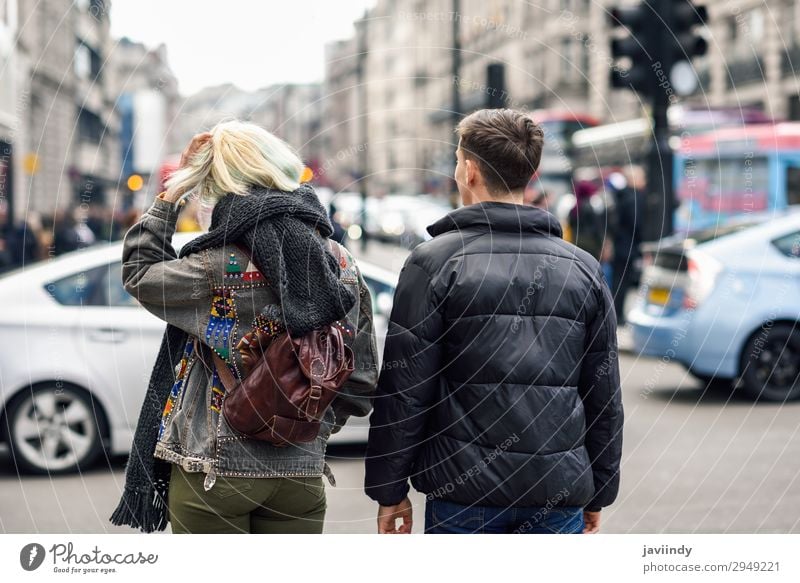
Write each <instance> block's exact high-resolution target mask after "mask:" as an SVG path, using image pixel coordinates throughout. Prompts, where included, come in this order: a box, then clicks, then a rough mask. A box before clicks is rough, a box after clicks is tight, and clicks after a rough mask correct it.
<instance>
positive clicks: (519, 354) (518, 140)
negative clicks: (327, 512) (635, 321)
mask: <svg viewBox="0 0 800 583" xmlns="http://www.w3.org/2000/svg"><path fill="white" fill-rule="evenodd" d="M458 134H459V137H460V141H459V146H458V150H457V152H456V157H457V160H458V163H457V165H456V171H455V179H456V182H457V184H458V190H459V193H460V195H461V198H462V200H463V203H464V207H463V208H461V209H458V210H456V211H453V212H451V213H450V214H449V215H447V216H446V217H445V218H443V219H441V220H440V221H438V222H436V223H434V224H433V225H431V226H430V227H428V231H429V232H430V233H431V235H433V237H434V238H433V240H431V241H429V242H427V243H423V244H422V245H420V246H418V247H417V248H416V249H415V250H414V252H413V253H412V254H411V256H410V257H409V258H408V260H407V262H406V264H405V267H404V268H403V271H402V273H401V274H400V281H399V284H398V287H397V293H396V296H395V303H394V308H393V310H392V315H391V322H390V324H389V333H388V336H387V339H386V347H385V352H384V359H383V371H382V372H381V376H380V380H379V384H378V393H377V395H376V397H375V401H374V404H375V411H374V413H373V415H372V417H371V419H370V424H371V429H370V436H369V447H368V451H367V460H366V492H367V494H368V495H369V496H370V497H371V498H372V499H373V500H376V501H377V502H378V503H379V504H380V509H379V511H378V531H379V532H381V533H395V532H398V533H408V532H411V524H412V512H411V510H412V509H411V503H410V501H409V499H408V497H407V493H408V489H409V486H408V479H409V478H411V482H412V484H413V485H414V487H415V488H416V489H417V490H419V491H421V492H424V493H425V494H427V504H426V512H425V532H428V533H468V532H478V533H481V532H483V533H510V532H518V533H539V532H545V533H547V532H576V533H577V532H587V533H594V532H597V531H598V530H599V527H600V511H601V509H602V508H603V507H605V506H608V505H609V504H611V503H612V502H613V501H614V499H615V498H616V495H617V489H618V487H619V461H620V455H621V449H622V418H623V413H622V402H621V398H620V386H619V363H618V359H617V340H616V320H615V317H614V306H613V301H612V298H611V294H610V292H609V290H608V287H607V285H606V284H605V282H604V279H603V274H602V271H601V269H600V266H599V265H598V263H597V261H596V260H595V259H594V258H592V257H591V256H590V255H589V254H588V253H586V252H584V251H582V250H580V249H578V248H577V247H575V246H573V245H570V244H568V243H566V242H564V241H563V240H562V239H561V227H560V225H559V223H558V220H557V219H556V218H555V217H554V216H553V215H551V214H549V213H548V212H546V211H544V210H542V209H538V208H533V207H530V206H525V205H524V204H523V193H524V190H525V186H526V184H527V183H528V180H529V179H530V177H531V175H532V174H533V173H534V172H535V170H536V168H537V166H538V165H539V160H540V158H541V153H542V142H543V132H542V130H541V128H540V127H538V126H537V125H536V124H535V123H534V122H533V121H532V120H531V119H530V118H529V117H527V116H526V115H524V114H522V113H520V112H517V111H512V110H508V109H504V110H497V109H493V110H481V111H477V112H475V113H473V114H472V115H470V116H468V117H466V118H465V119H464V120H463V121H462V122H461V123H460V124H459V126H458ZM398 519H401V520H402V524H401V525H400V526H399V527H397V526H396V524H397V522H396V521H397V520H398Z"/></svg>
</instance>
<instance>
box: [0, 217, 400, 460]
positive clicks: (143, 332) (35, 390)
mask: <svg viewBox="0 0 800 583" xmlns="http://www.w3.org/2000/svg"><path fill="white" fill-rule="evenodd" d="M196 236H197V234H196V233H185V234H184V233H179V234H177V235H175V237H174V240H173V243H174V245H175V247H176V248H180V246H181V245H183V244H185V243H186V242H187V241H189V240H191V239H192V238H194V237H196ZM121 257H122V243H121V242H117V243H109V244H105V245H100V246H96V247H93V248H89V249H85V250H82V251H77V252H74V253H69V254H67V255H64V256H63V257H59V258H57V259H53V260H50V261H46V262H42V263H38V264H35V265H32V266H30V267H25V268H24V269H20V270H17V271H14V272H10V273H8V274H6V275H5V276H3V277H2V278H0V334H1V335H2V339H3V342H2V346H3V350H2V352H0V441H2V442H4V443H6V444H7V445H8V446H9V447H10V450H11V452H12V455H13V458H14V460H15V463H16V464H17V466H18V467H19V468H20V469H21V470H25V471H28V472H34V473H66V472H72V471H76V470H77V469H78V468H83V467H87V466H89V465H90V464H91V463H92V462H94V461H95V460H96V459H97V458H98V456H99V455H100V454H101V453H102V452H103V451H105V452H107V453H108V454H110V455H116V454H125V453H128V452H129V451H130V447H131V443H132V439H133V432H134V430H135V428H136V421H137V419H138V416H139V409H140V407H141V405H142V399H143V397H144V393H145V388H146V386H147V383H148V380H149V377H150V371H151V368H152V366H153V363H154V362H155V357H156V353H157V352H158V348H159V345H160V343H161V337H162V335H163V332H164V327H165V324H164V322H162V321H161V320H159V319H158V318H156V317H155V316H153V315H152V314H150V313H149V312H147V311H146V310H144V309H143V308H141V307H140V306H139V304H138V303H137V302H136V300H135V299H134V298H133V297H132V296H130V295H129V294H128V293H127V292H126V291H125V290H124V288H123V287H122V277H121V270H122V264H121ZM359 267H360V268H361V271H362V273H363V274H364V278H365V280H366V282H367V285H368V286H369V288H370V291H371V292H372V297H373V306H374V308H375V312H376V314H375V328H376V333H377V336H378V344H379V346H378V348H379V354H382V353H383V350H382V346H383V341H384V338H385V335H386V329H387V322H388V316H389V310H390V309H391V301H392V298H393V296H394V288H395V286H396V284H397V275H396V274H394V273H392V272H389V271H386V270H384V269H381V268H379V267H375V266H373V265H370V264H368V263H364V262H359ZM367 429H368V421H367V419H366V418H352V419H351V420H350V421H349V422H348V424H347V425H346V426H345V428H344V429H343V430H342V431H341V432H339V433H338V434H336V435H335V436H334V437H333V438H332V440H331V441H332V442H339V443H342V442H351V443H353V442H365V441H366V436H367Z"/></svg>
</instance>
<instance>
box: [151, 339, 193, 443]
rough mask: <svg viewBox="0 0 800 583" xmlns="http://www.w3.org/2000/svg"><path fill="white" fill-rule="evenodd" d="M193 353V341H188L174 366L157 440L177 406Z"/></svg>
mask: <svg viewBox="0 0 800 583" xmlns="http://www.w3.org/2000/svg"><path fill="white" fill-rule="evenodd" d="M193 351H194V339H190V340H189V341H188V342H187V343H186V347H185V348H184V349H183V355H182V356H181V360H180V362H178V364H177V365H176V366H175V382H174V383H173V385H172V388H171V389H170V391H169V396H168V397H167V402H166V404H165V405H164V412H163V413H162V414H161V427H160V428H159V430H158V438H159V439H161V436H162V435H163V434H164V431H165V430H166V428H167V421H169V418H170V415H171V414H172V411H173V409H175V405H176V404H177V402H178V399H179V397H180V395H181V391H182V390H183V385H184V380H185V379H186V370H187V369H188V368H189V361H190V360H191V357H192V352H193Z"/></svg>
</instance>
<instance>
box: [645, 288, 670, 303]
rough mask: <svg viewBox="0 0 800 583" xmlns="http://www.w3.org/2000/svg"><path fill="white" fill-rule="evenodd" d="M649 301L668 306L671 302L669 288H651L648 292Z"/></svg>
mask: <svg viewBox="0 0 800 583" xmlns="http://www.w3.org/2000/svg"><path fill="white" fill-rule="evenodd" d="M647 301H648V302H649V303H651V304H657V305H659V306H666V305H667V304H668V303H669V289H667V288H665V287H654V288H650V290H649V291H648V292H647Z"/></svg>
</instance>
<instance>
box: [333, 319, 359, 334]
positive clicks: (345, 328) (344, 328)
mask: <svg viewBox="0 0 800 583" xmlns="http://www.w3.org/2000/svg"><path fill="white" fill-rule="evenodd" d="M332 325H333V326H336V327H337V328H338V329H339V330H341V332H342V337H344V338H352V337H353V335H354V330H353V327H352V326H351V325H350V324H348V323H347V320H336V321H335V322H334V323H333V324H332Z"/></svg>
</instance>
